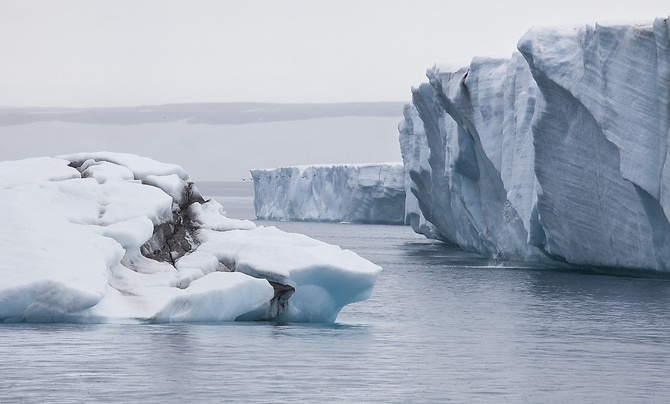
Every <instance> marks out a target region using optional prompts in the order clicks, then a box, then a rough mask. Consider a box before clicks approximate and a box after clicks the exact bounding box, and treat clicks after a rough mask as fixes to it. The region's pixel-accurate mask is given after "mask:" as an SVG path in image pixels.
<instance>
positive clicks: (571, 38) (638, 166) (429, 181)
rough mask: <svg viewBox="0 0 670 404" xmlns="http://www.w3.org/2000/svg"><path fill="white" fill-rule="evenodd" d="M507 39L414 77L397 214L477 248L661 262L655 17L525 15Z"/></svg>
mask: <svg viewBox="0 0 670 404" xmlns="http://www.w3.org/2000/svg"><path fill="white" fill-rule="evenodd" d="M519 50H520V52H521V53H520V54H518V53H517V54H514V55H513V56H512V58H511V59H510V60H493V59H483V58H476V59H474V60H473V61H472V63H471V64H470V66H469V67H466V68H463V69H461V70H458V71H455V72H454V71H448V70H446V69H441V68H439V67H436V68H433V69H432V70H430V71H429V72H428V78H429V83H426V84H422V85H421V86H420V87H419V88H418V89H415V90H413V105H412V106H408V107H407V108H406V109H405V120H404V122H403V123H401V125H400V143H401V148H402V152H403V158H404V160H405V167H406V170H407V175H408V178H409V179H410V182H409V184H408V189H410V191H411V193H412V195H413V196H415V197H416V199H417V202H416V206H418V208H419V210H420V213H419V212H410V211H408V217H411V218H414V219H413V220H410V223H411V224H413V227H414V228H415V230H418V231H420V232H423V233H430V232H425V231H422V230H421V229H425V228H429V226H428V225H422V224H421V221H422V220H426V221H428V222H430V224H432V225H433V226H435V228H436V230H435V232H434V234H433V236H435V237H437V238H444V239H447V240H450V241H452V242H455V243H457V244H459V245H461V246H462V247H463V248H464V249H467V250H473V251H478V252H480V253H483V254H486V255H490V256H497V257H506V258H512V259H523V260H536V259H544V258H541V257H549V258H553V259H557V260H561V261H567V262H569V263H573V264H580V265H595V266H608V267H619V268H643V269H656V270H668V269H670V225H669V224H668V215H669V212H670V202H669V194H670V168H669V164H670V163H668V153H669V148H668V138H669V126H670V35H669V34H668V23H667V19H657V20H656V21H655V22H654V23H653V24H641V25H634V24H628V25H596V26H584V27H580V28H575V29H567V30H566V29H563V30H557V29H532V30H531V31H529V32H528V33H527V34H526V35H525V36H524V37H523V38H522V39H521V41H520V42H519ZM408 206H409V205H408ZM429 235H430V234H429Z"/></svg>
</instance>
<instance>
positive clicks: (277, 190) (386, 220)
mask: <svg viewBox="0 0 670 404" xmlns="http://www.w3.org/2000/svg"><path fill="white" fill-rule="evenodd" d="M251 175H252V177H253V180H254V207H255V208H256V217H258V218H259V219H266V220H305V221H325V222H357V223H381V224H403V223H404V220H405V172H404V169H403V165H402V163H387V164H343V165H312V166H297V167H281V168H276V169H269V170H251Z"/></svg>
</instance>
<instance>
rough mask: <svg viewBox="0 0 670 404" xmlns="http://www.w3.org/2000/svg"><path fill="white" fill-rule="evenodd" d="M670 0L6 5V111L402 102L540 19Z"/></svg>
mask: <svg viewBox="0 0 670 404" xmlns="http://www.w3.org/2000/svg"><path fill="white" fill-rule="evenodd" d="M668 14H670V6H669V3H668V1H667V0H562V1H551V2H547V1H541V0H522V1H500V0H470V1H463V0H460V1H450V0H442V1H437V0H434V1H431V0H403V1H394V0H379V1H373V0H324V1H317V0H311V1H310V0H303V1H299V0H288V1H280V0H239V1H236V0H230V1H226V0H217V1H214V0H188V1H175V0H59V1H55V0H42V1H32V0H0V55H2V56H1V57H2V63H0V89H1V91H0V106H67V107H92V106H131V105H146V104H164V103H182V102H219V101H264V102H347V101H391V100H392V101H396V100H397V101H401V100H408V99H409V98H410V88H411V86H416V85H418V84H419V83H421V82H422V81H424V77H425V76H424V75H425V70H426V68H428V67H430V66H432V65H433V64H435V63H466V62H468V61H469V60H470V59H471V58H472V57H473V56H475V55H487V56H497V57H506V56H509V54H511V52H512V51H513V50H514V49H515V47H516V43H517V41H518V39H519V38H520V37H521V36H522V35H523V34H524V33H525V32H526V31H527V30H528V29H529V28H530V27H531V26H533V25H555V24H562V25H565V24H574V23H584V22H595V21H598V20H600V21H601V20H612V19H618V20H621V19H625V20H631V19H632V20H651V19H653V18H654V17H667V16H668Z"/></svg>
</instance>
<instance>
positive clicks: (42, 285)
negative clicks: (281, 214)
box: [0, 153, 381, 322]
mask: <svg viewBox="0 0 670 404" xmlns="http://www.w3.org/2000/svg"><path fill="white" fill-rule="evenodd" d="M0 221H2V223H3V226H2V227H0V255H1V256H2V260H0V279H2V281H1V282H0V322H26V321H27V322H61V321H67V322H71V321H73V322H107V321H124V322H125V321H138V320H139V321H153V322H170V321H234V320H259V319H277V320H281V321H313V322H332V321H334V320H335V319H336V317H337V314H338V313H339V311H340V310H341V308H342V307H343V306H344V305H346V304H348V303H351V302H355V301H360V300H364V299H366V298H367V297H369V296H370V294H371V293H372V288H373V286H374V283H375V281H376V278H377V275H378V274H379V271H380V270H381V268H379V267H378V266H376V265H374V264H372V263H371V262H369V261H367V260H364V259H363V258H361V257H359V256H358V255H356V254H354V253H353V252H351V251H347V250H342V249H340V248H339V247H337V246H332V245H328V244H325V243H322V242H319V241H317V240H313V239H310V238H308V237H306V236H303V235H299V234H290V233H284V232H281V231H279V230H277V229H276V228H274V227H267V228H266V227H256V225H254V224H253V223H252V222H250V221H245V220H235V219H230V218H228V217H226V216H225V214H224V212H223V208H222V206H221V205H219V204H218V203H217V202H216V201H213V200H210V201H205V200H203V198H202V197H201V196H200V194H199V193H198V191H197V189H196V188H195V186H194V184H193V183H192V182H191V181H190V180H189V177H188V175H187V174H186V173H185V172H184V170H183V169H182V168H181V167H179V166H176V165H171V164H164V163H159V162H156V161H154V160H151V159H148V158H143V157H138V156H134V155H128V154H118V153H81V154H74V155H66V156H59V157H56V158H48V157H44V158H34V159H26V160H19V161H3V162H0Z"/></svg>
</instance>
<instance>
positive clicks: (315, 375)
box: [0, 197, 670, 402]
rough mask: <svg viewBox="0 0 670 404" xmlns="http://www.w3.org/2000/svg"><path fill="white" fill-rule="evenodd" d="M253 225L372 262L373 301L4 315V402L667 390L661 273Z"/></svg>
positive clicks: (650, 394) (371, 233) (400, 238)
mask: <svg viewBox="0 0 670 404" xmlns="http://www.w3.org/2000/svg"><path fill="white" fill-rule="evenodd" d="M231 198H232V197H231ZM231 201H232V199H231V200H228V204H229V206H225V207H226V209H227V210H232V211H237V212H243V214H248V212H249V207H248V203H249V200H248V199H246V200H243V201H242V202H240V203H242V204H245V205H244V206H240V207H236V206H231V205H230V204H231V203H232V202H231ZM224 205H225V204H224ZM233 205H234V204H233ZM230 208H232V209H230ZM244 212H247V213H244ZM251 212H253V208H251ZM240 217H245V216H240ZM246 217H247V218H248V216H246ZM257 223H259V224H262V225H274V226H277V227H279V228H281V229H284V230H287V231H296V232H301V233H305V234H308V235H310V236H313V237H315V238H318V239H321V240H323V241H326V242H330V243H334V244H339V245H342V246H343V247H344V248H349V249H352V250H354V251H356V252H358V253H359V254H361V255H362V256H364V257H366V258H368V259H370V260H372V261H374V262H375V263H377V264H379V265H381V266H382V267H383V268H384V271H383V272H382V273H381V275H380V277H379V280H378V282H377V285H376V287H375V292H374V294H373V296H372V298H371V299H370V300H368V301H365V302H361V303H357V304H353V305H350V306H347V307H345V308H344V309H343V311H342V313H341V314H340V316H339V317H338V322H337V323H336V324H330V325H323V324H311V325H310V324H308V325H303V324H277V323H267V322H261V323H246V324H145V325H137V324H132V325H111V324H101V325H22V324H13V325H3V326H0V358H2V366H0V399H1V400H0V401H2V402H18V401H25V402H41V401H50V402H52V401H55V402H58V401H66V402H71V401H75V402H90V401H104V402H108V401H116V402H136V401H142V402H161V401H166V400H167V401H184V400H189V401H210V402H229V401H239V402H277V401H279V402H289V401H291V402H297V401H306V402H322V401H338V402H354V401H357V402H374V401H377V402H417V401H419V402H444V401H449V400H453V401H456V402H473V401H484V402H500V401H511V402H540V401H546V402H568V401H574V402H620V401H625V402H663V401H668V400H670V392H669V391H668V389H667V376H666V375H667V374H668V372H669V371H670V358H669V357H668V352H670V342H669V341H668V338H667V336H668V335H669V334H670V310H668V303H669V302H670V282H669V281H667V280H663V279H645V278H627V277H613V276H600V275H593V274H589V273H585V272H575V271H572V272H569V271H563V270H546V269H544V268H543V269H538V268H536V267H531V266H524V265H516V264H514V265H504V266H503V265H500V264H499V263H493V262H490V261H488V260H485V259H481V258H479V257H477V256H476V255H474V254H470V253H464V252H462V251H459V250H458V249H456V248H453V247H450V246H445V245H443V244H441V243H438V242H434V241H430V240H426V239H424V238H422V237H421V236H418V235H415V234H413V233H412V231H411V230H410V229H408V228H406V227H400V226H381V225H351V224H320V223H291V222H257Z"/></svg>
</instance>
